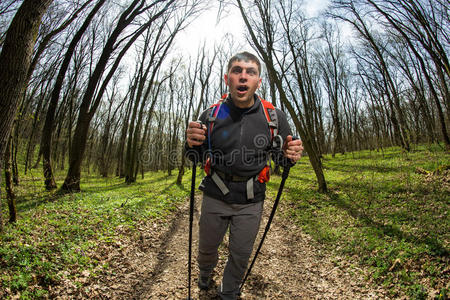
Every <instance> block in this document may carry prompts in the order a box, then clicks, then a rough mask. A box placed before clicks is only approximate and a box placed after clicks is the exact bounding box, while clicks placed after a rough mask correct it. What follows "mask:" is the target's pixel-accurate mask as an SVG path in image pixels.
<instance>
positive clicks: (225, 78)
mask: <svg viewBox="0 0 450 300" xmlns="http://www.w3.org/2000/svg"><path fill="white" fill-rule="evenodd" d="M223 80H224V81H225V85H226V86H228V74H227V73H225V74H224V75H223Z"/></svg>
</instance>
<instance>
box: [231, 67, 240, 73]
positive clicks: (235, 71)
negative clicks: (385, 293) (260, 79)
mask: <svg viewBox="0 0 450 300" xmlns="http://www.w3.org/2000/svg"><path fill="white" fill-rule="evenodd" d="M231 72H233V73H241V72H242V69H240V68H234V69H233V70H231Z"/></svg>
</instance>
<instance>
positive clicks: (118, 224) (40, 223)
mask: <svg viewBox="0 0 450 300" xmlns="http://www.w3.org/2000/svg"><path fill="white" fill-rule="evenodd" d="M33 173H37V170H34V171H33V172H31V174H29V176H28V177H26V178H23V179H22V182H21V184H20V185H19V186H18V187H16V189H15V192H16V194H17V196H18V197H17V211H18V216H19V217H18V221H17V223H16V224H12V225H11V224H9V225H7V226H6V227H5V231H4V232H3V234H2V235H1V245H0V286H1V288H0V298H5V297H8V296H11V295H17V294H20V298H21V299H28V298H29V299H39V298H46V297H48V292H47V290H48V287H49V286H52V285H53V286H54V285H57V284H58V283H59V282H60V281H61V280H62V279H69V280H70V279H74V278H75V277H76V276H78V275H79V274H81V273H82V272H83V271H90V272H91V271H92V270H96V269H98V267H99V265H101V261H99V260H98V259H96V258H95V255H94V256H93V255H90V254H92V253H95V250H96V249H97V247H99V246H100V244H102V243H114V242H115V241H116V240H119V239H120V238H121V234H122V233H121V232H124V231H123V230H117V229H118V228H121V229H123V228H127V229H129V230H131V231H133V230H134V229H135V226H136V225H137V224H138V223H139V222H142V221H150V222H152V221H151V220H156V219H162V218H164V217H165V216H167V214H170V213H171V212H172V211H173V210H174V209H175V207H176V205H177V204H178V203H180V202H181V201H186V197H187V195H188V190H187V189H189V188H190V185H189V184H190V182H189V179H190V178H189V174H187V175H185V176H184V180H183V184H182V185H176V184H175V180H176V177H175V175H173V176H171V177H169V176H167V174H166V173H162V172H158V173H148V174H146V176H145V179H144V180H142V179H139V180H138V182H136V183H134V184H131V185H127V184H125V183H123V182H124V180H123V179H118V178H100V177H96V176H87V175H83V180H82V185H81V189H82V192H80V193H75V194H66V195H59V194H58V193H57V192H47V191H45V190H44V187H43V180H42V178H41V177H38V176H37V175H36V174H33ZM176 173H177V172H174V174H176ZM62 175H63V174H61V176H60V177H59V180H58V184H59V186H60V185H61V183H62V180H63V176H62ZM5 206H6V205H4V206H3V208H4V209H5ZM3 214H4V216H7V211H6V210H4V212H3ZM105 267H107V266H105ZM7 295H8V296H7Z"/></svg>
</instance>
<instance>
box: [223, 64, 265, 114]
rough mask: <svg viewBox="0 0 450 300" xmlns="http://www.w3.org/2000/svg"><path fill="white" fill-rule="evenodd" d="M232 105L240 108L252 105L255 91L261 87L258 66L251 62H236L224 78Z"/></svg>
mask: <svg viewBox="0 0 450 300" xmlns="http://www.w3.org/2000/svg"><path fill="white" fill-rule="evenodd" d="M224 79H225V84H226V85H227V86H228V88H229V91H230V94H231V99H232V100H233V102H234V105H236V106H237V107H241V108H246V107H250V106H252V105H253V103H254V102H253V101H254V98H253V96H254V94H255V91H256V90H257V89H258V88H259V86H260V85H261V78H260V77H259V71H258V65H257V64H256V63H255V62H253V61H247V62H246V61H244V60H236V61H234V62H233V63H232V64H231V68H230V69H229V70H228V74H225V76H224Z"/></svg>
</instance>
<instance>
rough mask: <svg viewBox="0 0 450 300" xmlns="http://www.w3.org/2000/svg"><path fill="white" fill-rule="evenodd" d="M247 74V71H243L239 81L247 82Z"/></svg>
mask: <svg viewBox="0 0 450 300" xmlns="http://www.w3.org/2000/svg"><path fill="white" fill-rule="evenodd" d="M247 75H248V74H247V72H245V71H242V72H241V76H239V81H247V79H248V78H247Z"/></svg>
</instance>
